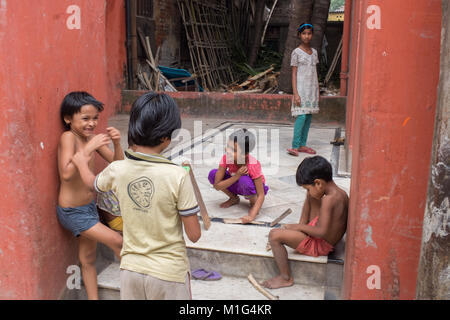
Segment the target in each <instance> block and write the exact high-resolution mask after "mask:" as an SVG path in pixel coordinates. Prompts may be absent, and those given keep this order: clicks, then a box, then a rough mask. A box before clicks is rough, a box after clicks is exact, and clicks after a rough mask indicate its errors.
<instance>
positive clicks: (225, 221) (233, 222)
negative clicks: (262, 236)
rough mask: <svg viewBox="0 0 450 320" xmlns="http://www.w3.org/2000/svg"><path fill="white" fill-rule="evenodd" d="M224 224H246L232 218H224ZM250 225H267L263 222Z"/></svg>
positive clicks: (253, 222) (252, 222)
mask: <svg viewBox="0 0 450 320" xmlns="http://www.w3.org/2000/svg"><path fill="white" fill-rule="evenodd" d="M223 223H227V224H244V223H243V222H242V219H232V218H224V219H223ZM249 224H258V225H263V224H266V223H265V222H263V221H250V222H249Z"/></svg>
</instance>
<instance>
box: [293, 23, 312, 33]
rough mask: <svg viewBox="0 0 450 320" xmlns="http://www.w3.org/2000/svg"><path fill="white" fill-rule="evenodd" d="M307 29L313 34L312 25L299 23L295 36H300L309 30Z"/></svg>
mask: <svg viewBox="0 0 450 320" xmlns="http://www.w3.org/2000/svg"><path fill="white" fill-rule="evenodd" d="M309 29H311V32H312V33H314V27H313V25H312V24H311V23H309V22H304V23H301V24H300V25H299V27H298V28H297V34H300V33H302V32H303V31H305V30H309Z"/></svg>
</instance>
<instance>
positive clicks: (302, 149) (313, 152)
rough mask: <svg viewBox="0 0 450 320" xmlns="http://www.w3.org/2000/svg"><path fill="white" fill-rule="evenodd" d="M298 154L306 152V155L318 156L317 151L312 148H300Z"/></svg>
mask: <svg viewBox="0 0 450 320" xmlns="http://www.w3.org/2000/svg"><path fill="white" fill-rule="evenodd" d="M298 152H304V153H309V154H316V151H314V150H313V149H311V148H308V147H305V146H303V147H300V148H298Z"/></svg>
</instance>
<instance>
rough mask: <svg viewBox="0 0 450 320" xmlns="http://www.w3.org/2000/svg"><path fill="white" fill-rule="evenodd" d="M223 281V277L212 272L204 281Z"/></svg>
mask: <svg viewBox="0 0 450 320" xmlns="http://www.w3.org/2000/svg"><path fill="white" fill-rule="evenodd" d="M220 279H222V275H221V274H220V273H218V272H217V271H211V272H210V274H209V275H208V276H207V277H206V278H205V279H203V280H205V281H217V280H220Z"/></svg>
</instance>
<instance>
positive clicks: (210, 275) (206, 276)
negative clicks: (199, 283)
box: [192, 269, 222, 281]
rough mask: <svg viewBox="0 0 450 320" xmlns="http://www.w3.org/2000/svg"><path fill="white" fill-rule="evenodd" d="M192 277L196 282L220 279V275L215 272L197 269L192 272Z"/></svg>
mask: <svg viewBox="0 0 450 320" xmlns="http://www.w3.org/2000/svg"><path fill="white" fill-rule="evenodd" d="M192 277H193V278H194V279H196V280H205V281H215V280H220V279H222V275H221V274H220V273H218V272H216V271H208V270H205V269H197V270H194V271H193V272H192Z"/></svg>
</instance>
